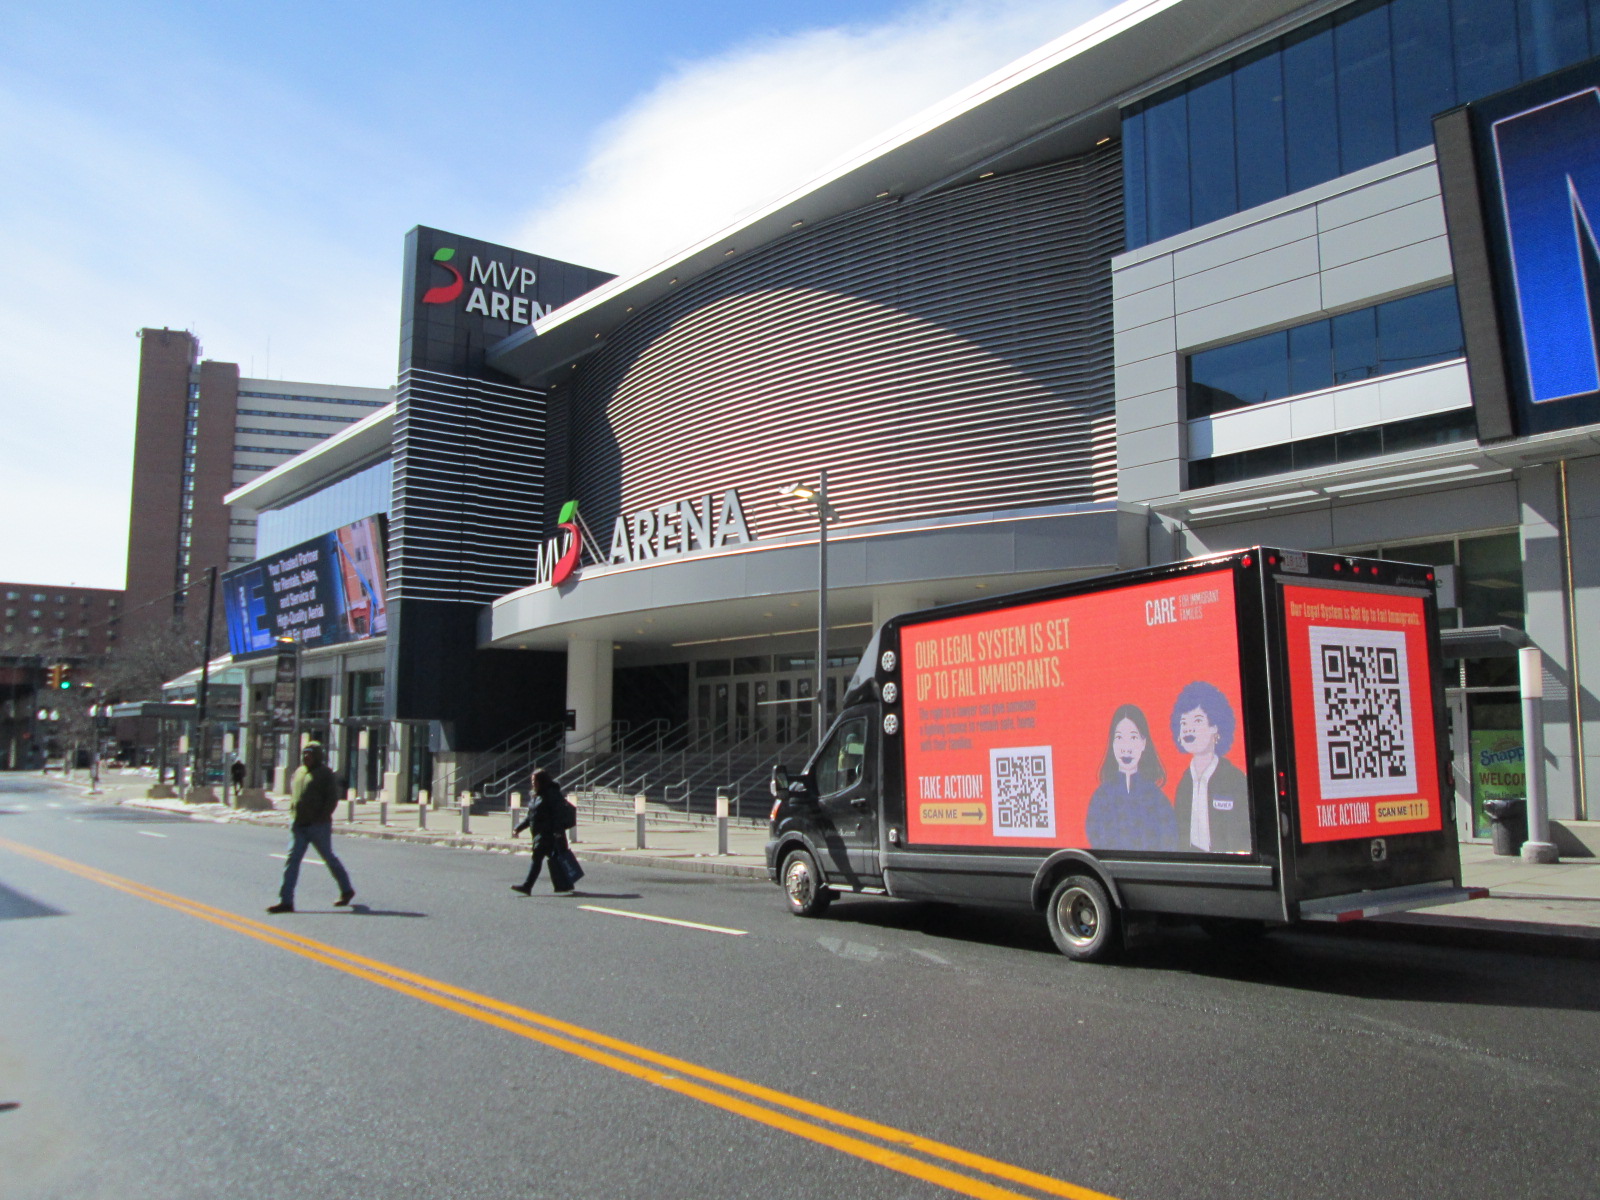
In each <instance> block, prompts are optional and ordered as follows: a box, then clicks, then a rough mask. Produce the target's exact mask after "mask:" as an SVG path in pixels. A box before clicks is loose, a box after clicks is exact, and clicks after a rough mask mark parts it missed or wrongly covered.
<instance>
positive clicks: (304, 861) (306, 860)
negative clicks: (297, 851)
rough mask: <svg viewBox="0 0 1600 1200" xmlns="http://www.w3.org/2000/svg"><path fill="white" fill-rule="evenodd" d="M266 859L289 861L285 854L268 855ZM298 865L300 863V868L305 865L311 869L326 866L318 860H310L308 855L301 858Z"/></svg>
mask: <svg viewBox="0 0 1600 1200" xmlns="http://www.w3.org/2000/svg"><path fill="white" fill-rule="evenodd" d="M267 857H268V858H281V859H283V861H284V862H288V861H289V856H288V855H287V854H269V855H267ZM300 863H301V865H302V866H304V865H306V864H310V865H311V866H313V867H325V866H327V865H328V864H327V863H325V862H323V861H322V860H321V859H320V858H312V857H311V856H310V855H309V854H308V855H306V857H304V858H302V859H301V860H300Z"/></svg>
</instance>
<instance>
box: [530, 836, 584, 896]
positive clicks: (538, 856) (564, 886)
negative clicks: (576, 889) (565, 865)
mask: <svg viewBox="0 0 1600 1200" xmlns="http://www.w3.org/2000/svg"><path fill="white" fill-rule="evenodd" d="M566 848H567V835H566V834H564V833H541V834H538V835H537V836H535V837H534V839H533V862H531V863H529V864H528V877H527V878H526V879H524V880H523V881H522V886H523V887H525V888H531V887H532V886H533V885H534V884H535V883H537V882H538V881H539V868H540V867H542V866H544V860H545V859H547V858H551V857H552V856H553V855H554V854H555V853H556V851H558V850H565V849H566ZM550 886H551V887H553V888H555V890H556V891H558V892H570V891H571V890H572V884H571V883H570V882H569V881H568V880H567V877H566V875H565V873H563V872H562V871H561V870H560V869H559V868H558V867H557V865H556V863H555V862H554V861H552V862H551V863H550Z"/></svg>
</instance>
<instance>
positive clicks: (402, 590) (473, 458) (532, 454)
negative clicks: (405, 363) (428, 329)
mask: <svg viewBox="0 0 1600 1200" xmlns="http://www.w3.org/2000/svg"><path fill="white" fill-rule="evenodd" d="M543 460H544V395H543V394H542V393H540V392H537V391H533V390H531V389H529V388H523V387H516V386H513V385H510V384H501V383H491V382H489V381H486V380H483V379H469V378H466V377H464V376H460V375H449V374H445V373H442V372H439V371H425V370H420V369H411V370H407V371H405V372H404V373H403V374H402V375H401V377H400V385H399V388H398V394H397V397H396V406H395V457H394V493H393V509H392V512H393V515H392V516H391V518H390V526H389V528H390V534H389V536H390V545H391V553H390V559H389V572H390V574H389V579H390V588H391V591H392V592H393V594H394V595H395V596H397V597H404V598H406V599H412V600H452V601H463V602H468V603H474V604H481V603H484V602H486V601H489V600H492V599H494V597H496V596H499V595H502V594H504V593H505V592H507V591H510V590H512V589H514V588H518V587H521V586H522V585H524V584H525V583H527V581H528V580H529V579H530V578H532V575H533V566H534V564H533V560H534V553H535V549H536V546H537V544H538V541H539V535H540V523H541V504H542V498H543V475H544V472H543Z"/></svg>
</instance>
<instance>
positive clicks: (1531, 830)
mask: <svg viewBox="0 0 1600 1200" xmlns="http://www.w3.org/2000/svg"><path fill="white" fill-rule="evenodd" d="M1517 658H1518V660H1519V661H1518V664H1517V665H1518V666H1519V667H1520V668H1521V684H1522V748H1523V763H1524V765H1525V766H1526V769H1527V775H1526V778H1527V784H1526V789H1527V795H1528V840H1527V841H1525V842H1524V843H1522V861H1523V862H1525V863H1553V862H1560V861H1561V858H1560V855H1559V854H1558V853H1557V852H1556V847H1555V843H1554V842H1552V841H1551V840H1550V810H1549V808H1548V807H1547V806H1546V801H1545V790H1544V712H1543V704H1544V655H1543V653H1542V652H1541V651H1540V649H1539V647H1537V646H1524V647H1523V648H1522V649H1520V650H1518V651H1517Z"/></svg>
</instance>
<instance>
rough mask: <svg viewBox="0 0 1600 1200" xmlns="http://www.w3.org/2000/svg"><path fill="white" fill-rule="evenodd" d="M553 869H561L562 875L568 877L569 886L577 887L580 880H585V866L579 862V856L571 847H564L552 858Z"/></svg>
mask: <svg viewBox="0 0 1600 1200" xmlns="http://www.w3.org/2000/svg"><path fill="white" fill-rule="evenodd" d="M550 866H551V868H552V869H554V868H560V870H561V873H562V874H563V875H565V876H566V877H567V886H568V887H576V886H577V883H578V880H580V879H582V878H583V864H582V863H580V862H579V861H578V856H577V855H576V854H574V853H573V852H572V847H571V846H563V847H561V849H559V850H557V851H556V852H555V853H554V854H552V855H551V856H550Z"/></svg>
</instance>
